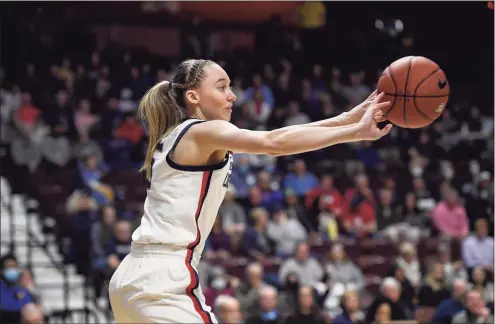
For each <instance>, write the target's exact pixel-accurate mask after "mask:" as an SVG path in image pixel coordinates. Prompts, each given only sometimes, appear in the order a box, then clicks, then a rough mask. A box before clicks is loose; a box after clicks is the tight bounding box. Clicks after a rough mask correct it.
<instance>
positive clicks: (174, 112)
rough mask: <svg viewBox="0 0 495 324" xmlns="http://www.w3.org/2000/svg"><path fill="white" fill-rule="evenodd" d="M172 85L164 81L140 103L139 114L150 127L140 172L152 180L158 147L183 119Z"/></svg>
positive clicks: (147, 93)
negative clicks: (162, 139) (172, 93)
mask: <svg viewBox="0 0 495 324" xmlns="http://www.w3.org/2000/svg"><path fill="white" fill-rule="evenodd" d="M171 91H172V89H171V83H170V82H168V81H162V82H160V83H158V84H156V85H155V86H153V88H151V89H150V90H148V92H146V94H145V95H144V96H143V99H142V100H141V102H140V103H139V114H140V115H141V118H142V119H143V120H144V121H145V122H146V123H147V125H148V136H149V143H148V150H147V151H146V159H145V160H144V164H143V166H142V167H141V170H140V171H145V172H146V178H147V179H148V180H151V179H150V177H151V168H152V161H153V155H154V154H155V150H156V146H157V144H158V142H159V141H160V139H161V138H162V137H163V136H164V135H168V134H169V133H170V132H171V131H172V130H173V129H174V128H175V127H176V126H177V125H179V123H180V120H181V118H182V113H181V110H180V108H179V106H178V105H177V102H176V100H175V99H174V97H173V96H172V95H171Z"/></svg>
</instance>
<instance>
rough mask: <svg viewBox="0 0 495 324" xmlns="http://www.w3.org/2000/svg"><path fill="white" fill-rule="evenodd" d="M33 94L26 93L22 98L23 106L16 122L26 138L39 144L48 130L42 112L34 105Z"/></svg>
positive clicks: (18, 112) (15, 117)
mask: <svg viewBox="0 0 495 324" xmlns="http://www.w3.org/2000/svg"><path fill="white" fill-rule="evenodd" d="M31 100H32V98H31V94H30V93H28V92H24V93H23V94H22V97H21V106H20V107H19V109H17V111H16V113H15V116H14V122H15V124H16V126H17V128H18V129H19V130H20V131H21V133H22V134H23V135H24V137H25V138H26V139H27V140H29V142H31V143H35V144H38V146H39V144H40V143H41V142H42V141H43V139H44V137H45V135H47V134H48V130H47V129H46V127H45V125H44V124H43V122H42V120H41V110H40V109H39V108H38V107H36V106H35V105H33V103H32V101H31Z"/></svg>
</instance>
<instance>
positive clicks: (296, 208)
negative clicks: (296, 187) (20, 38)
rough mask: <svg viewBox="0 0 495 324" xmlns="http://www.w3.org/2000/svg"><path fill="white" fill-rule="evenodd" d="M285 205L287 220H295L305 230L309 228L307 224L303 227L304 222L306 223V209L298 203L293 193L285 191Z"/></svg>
mask: <svg viewBox="0 0 495 324" xmlns="http://www.w3.org/2000/svg"><path fill="white" fill-rule="evenodd" d="M285 203H286V208H285V212H286V213H287V217H288V218H289V219H295V220H297V221H298V222H299V223H301V224H302V225H303V226H304V227H305V229H306V230H307V229H308V228H309V227H308V225H307V224H306V225H305V222H306V221H307V214H306V209H305V208H304V206H303V205H302V204H301V203H300V202H299V199H298V197H297V195H296V193H295V192H294V191H292V190H286V191H285Z"/></svg>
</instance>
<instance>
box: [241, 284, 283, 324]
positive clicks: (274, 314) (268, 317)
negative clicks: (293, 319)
mask: <svg viewBox="0 0 495 324" xmlns="http://www.w3.org/2000/svg"><path fill="white" fill-rule="evenodd" d="M277 296H278V293H277V290H276V289H275V288H273V287H270V286H266V287H263V288H261V291H260V299H259V306H260V311H259V313H258V314H253V315H251V316H249V317H248V318H247V319H246V324H279V323H283V319H282V317H281V316H280V312H279V311H278V309H277Z"/></svg>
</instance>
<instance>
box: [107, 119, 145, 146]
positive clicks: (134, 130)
mask: <svg viewBox="0 0 495 324" xmlns="http://www.w3.org/2000/svg"><path fill="white" fill-rule="evenodd" d="M113 135H114V137H115V138H116V139H120V140H123V141H126V142H128V143H129V144H131V145H136V144H138V143H139V142H140V141H141V139H142V138H143V136H144V130H143V129H142V127H141V126H140V125H139V123H138V121H137V120H136V117H134V116H132V115H130V116H128V117H127V118H126V119H125V121H124V123H123V124H122V125H120V127H118V128H117V129H116V130H115V131H114V133H113Z"/></svg>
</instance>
